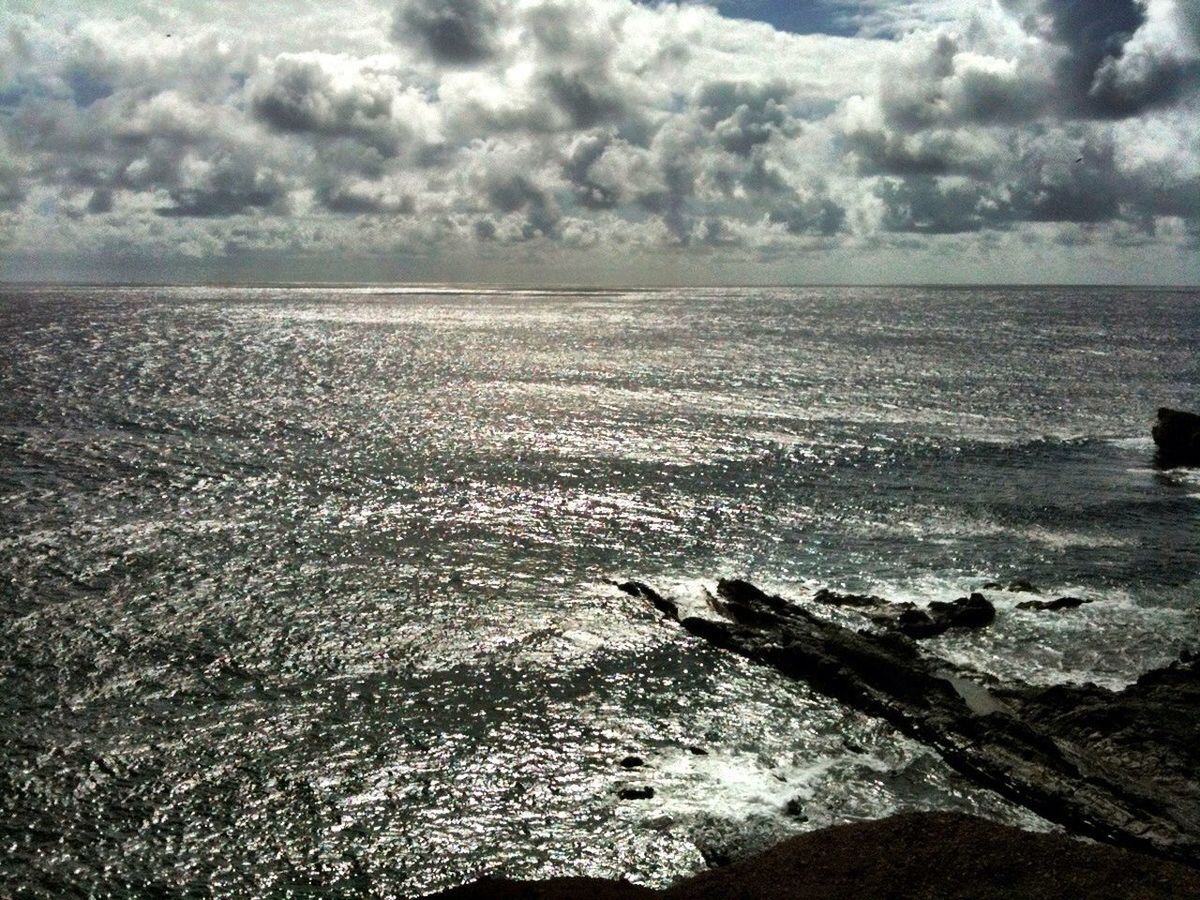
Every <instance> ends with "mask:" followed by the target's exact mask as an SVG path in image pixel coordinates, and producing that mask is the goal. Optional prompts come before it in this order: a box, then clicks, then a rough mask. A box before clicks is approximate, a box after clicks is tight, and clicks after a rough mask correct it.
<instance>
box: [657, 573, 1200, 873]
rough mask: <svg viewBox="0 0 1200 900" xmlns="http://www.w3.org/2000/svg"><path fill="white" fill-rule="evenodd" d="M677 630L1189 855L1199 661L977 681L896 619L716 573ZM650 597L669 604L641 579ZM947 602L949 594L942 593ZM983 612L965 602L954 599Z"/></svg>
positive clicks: (1075, 824)
mask: <svg viewBox="0 0 1200 900" xmlns="http://www.w3.org/2000/svg"><path fill="white" fill-rule="evenodd" d="M717 595H718V597H717V599H716V602H714V603H713V607H714V610H715V612H714V616H713V617H712V618H698V617H684V618H682V619H681V620H680V619H679V618H678V615H676V616H675V617H674V618H676V620H678V621H679V624H680V625H682V627H683V628H685V629H686V630H687V631H689V632H691V633H692V634H694V635H697V636H698V637H701V638H703V639H705V640H707V641H709V642H710V643H712V644H714V645H716V646H718V647H722V648H724V649H727V650H729V651H732V652H735V653H738V654H740V655H742V656H745V657H747V658H749V659H751V660H754V661H756V662H759V663H762V664H764V665H769V666H772V667H773V668H775V669H777V670H779V671H780V672H782V673H783V674H785V675H787V676H789V677H791V678H795V679H798V680H802V681H805V682H807V683H808V684H810V685H811V686H812V687H813V688H815V689H816V690H818V691H820V692H822V693H824V694H827V695H829V696H831V697H835V698H837V699H838V700H840V701H842V702H843V703H846V704H847V705H849V706H852V707H854V708H855V709H858V710H861V711H863V712H865V713H869V714H871V715H875V716H879V717H880V718H883V719H886V720H887V721H888V722H890V723H892V724H893V725H894V726H896V727H897V728H899V729H900V730H901V731H903V732H905V733H906V734H908V735H910V736H912V737H914V738H916V739H917V740H919V741H922V742H924V743H925V744H927V745H929V746H930V747H932V748H934V749H935V750H937V751H938V752H939V753H940V754H941V755H942V757H943V758H944V759H945V760H946V761H947V762H948V763H949V764H950V765H952V766H953V767H955V768H956V769H958V770H959V771H960V772H962V773H964V774H965V775H967V776H968V777H970V778H971V779H973V780H974V781H975V782H977V783H979V784H981V785H984V786H986V787H989V788H992V789H993V790H996V791H998V792H999V793H1001V794H1003V795H1004V796H1006V797H1008V798H1010V799H1011V800H1013V801H1015V802H1017V803H1019V804H1021V805H1023V806H1025V807H1027V808H1028V809H1030V810H1033V811H1034V812H1036V813H1038V814H1040V815H1042V816H1044V817H1045V818H1047V819H1050V820H1051V821H1054V822H1058V823H1060V824H1062V825H1065V826H1067V827H1068V828H1070V829H1072V830H1074V831H1076V832H1078V833H1080V834H1084V835H1087V836H1089V837H1093V838H1095V839H1097V840H1103V841H1108V842H1111V843H1114V844H1118V845H1122V846H1126V847H1131V848H1136V849H1142V850H1149V851H1151V852H1154V853H1156V854H1159V855H1162V856H1165V857H1171V858H1175V859H1179V860H1183V861H1186V862H1190V863H1193V864H1200V786H1198V785H1197V783H1196V781H1195V773H1196V772H1198V771H1200V671H1198V666H1197V660H1196V659H1195V658H1192V657H1187V658H1185V659H1183V660H1181V661H1180V662H1178V663H1176V664H1174V665H1173V666H1170V667H1168V668H1166V669H1162V670H1157V671H1155V672H1153V673H1150V674H1148V675H1146V676H1144V677H1143V678H1142V679H1141V680H1139V681H1138V683H1137V684H1135V685H1132V686H1131V687H1129V688H1127V689H1126V690H1125V691H1120V692H1114V691H1108V690H1105V689H1103V688H1099V687H1096V686H1094V685H1083V686H1056V687H1050V688H1033V687H1012V688H1008V689H1003V690H1002V689H996V688H989V687H987V686H986V685H985V684H983V683H982V679H980V678H979V676H978V675H977V674H976V673H973V672H970V671H967V670H964V669H961V668H958V667H955V666H953V665H951V664H950V663H947V662H946V661H944V660H939V659H936V658H933V657H928V656H925V655H923V654H922V653H921V652H920V651H919V649H918V647H917V645H916V643H915V642H914V641H912V640H911V639H910V638H908V637H907V636H905V635H904V634H902V633H899V632H897V631H884V632H882V633H872V632H868V631H866V630H862V631H855V630H853V629H850V628H846V627H843V626H841V625H838V624H836V623H834V622H832V621H827V620H826V619H822V618H820V617H818V616H816V615H814V614H813V613H811V612H809V611H808V610H806V609H804V608H802V607H800V606H797V605H794V604H792V603H790V602H788V601H787V600H785V599H783V598H781V597H777V596H772V595H769V594H766V593H765V592H763V591H761V590H759V589H758V588H757V587H755V586H754V585H752V584H750V583H749V582H745V581H735V580H730V581H721V582H720V583H719V584H718V587H717ZM638 596H642V597H643V598H644V599H646V600H647V601H648V602H651V603H653V605H654V606H655V607H656V608H659V609H666V608H669V607H671V606H674V604H673V603H671V601H669V600H667V599H666V598H664V597H662V596H660V595H659V594H658V592H657V591H655V590H654V589H653V588H651V587H649V586H648V585H639V587H638ZM949 606H951V607H954V604H949ZM954 608H955V609H958V610H960V614H963V615H967V616H968V617H971V616H979V617H981V618H982V617H983V615H984V614H983V612H982V610H981V609H980V610H979V611H976V610H977V604H961V605H960V606H957V607H954Z"/></svg>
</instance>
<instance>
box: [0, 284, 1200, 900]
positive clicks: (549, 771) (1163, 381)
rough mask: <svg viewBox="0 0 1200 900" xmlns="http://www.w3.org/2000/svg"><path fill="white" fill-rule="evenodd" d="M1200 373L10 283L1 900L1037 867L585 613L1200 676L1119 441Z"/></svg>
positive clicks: (1149, 349) (1022, 313)
mask: <svg viewBox="0 0 1200 900" xmlns="http://www.w3.org/2000/svg"><path fill="white" fill-rule="evenodd" d="M1197 348H1200V293H1198V292H1196V291H1167V290H1128V289H1094V288H1088V289H1082V288H1081V289H1010V288H1005V289H970V290H966V289H917V288H912V289H895V288H856V289H723V290H695V289H686V290H642V291H564V290H521V291H516V290H500V289H496V290H467V289H456V288H434V287H408V288H403V289H397V288H386V287H355V288H332V287H311V286H310V287H286V288H284V287H269V288H268V287H264V288H228V287H159V288H147V287H138V288H95V287H69V288H62V287H53V288H51V287H37V288H19V287H6V288H0V359H2V360H3V362H2V363H0V462H2V465H0V566H2V568H0V679H2V682H0V752H2V757H0V758H2V762H0V847H2V848H3V850H2V852H0V894H4V895H9V894H23V895H27V896H71V895H95V896H104V895H113V896H127V895H130V894H141V895H145V894H158V895H169V896H213V895H215V896H231V897H232V896H238V897H282V896H289V895H292V896H301V895H303V896H357V895H370V896H385V897H386V896H401V897H402V896H417V895H420V894H422V893H424V892H427V891H432V890H437V889H441V888H445V887H450V886H453V885H455V884H458V883H461V882H463V881H466V880H470V879H473V878H475V877H478V876H479V875H482V874H486V873H492V874H501V873H502V874H506V875H509V876H513V877H545V876H549V875H559V874H589V875H598V876H610V877H618V876H626V877H629V878H631V879H632V880H634V881H637V882H640V883H644V884H649V885H655V886H659V885H664V884H667V883H669V882H670V881H672V880H673V879H676V878H678V877H680V876H681V875H683V874H686V873H689V872H693V871H696V870H698V869H700V868H703V867H704V866H705V865H706V859H708V860H712V859H715V858H717V857H719V856H722V855H736V854H737V853H739V852H744V851H745V850H746V849H748V848H752V847H754V846H758V845H761V844H762V843H764V842H768V841H771V840H774V839H776V838H778V837H780V836H782V835H785V834H788V833H793V832H795V831H798V830H804V829H810V828H817V827H822V826H825V825H828V824H831V823H837V822H845V821H851V820H855V819H862V818H869V817H875V816H880V815H884V814H886V813H888V812H891V811H894V810H898V809H958V810H966V811H972V812H976V813H978V814H981V815H986V816H990V817H992V818H995V819H998V820H1001V821H1007V822H1016V823H1020V824H1023V825H1026V826H1029V827H1047V826H1046V823H1043V822H1040V821H1039V820H1037V819H1036V818H1035V817H1033V816H1032V815H1030V814H1028V813H1026V812H1024V811H1022V810H1020V809H1017V808H1015V807H1013V806H1012V805H1010V804H1008V803H1007V802H1005V801H1004V800H1002V799H1000V798H999V797H997V796H996V795H994V794H991V793H989V792H987V791H983V790H979V789H977V788H975V787H973V786H972V785H971V784H970V783H969V782H967V781H966V780H965V779H963V778H961V777H960V776H958V775H956V774H955V773H954V772H952V771H950V770H949V769H948V768H947V767H946V766H945V765H944V764H943V763H941V762H940V761H939V759H938V758H937V757H936V756H935V755H933V754H931V753H930V752H928V751H927V750H925V749H924V748H923V747H921V746H920V745H919V744H917V743H915V742H913V741H911V740H908V739H906V738H904V737H902V736H900V735H898V734H897V733H896V732H895V731H894V730H893V729H891V728H890V727H888V726H886V725H884V724H882V723H880V722H876V721H873V720H871V719H868V718H866V717H864V716H861V715H859V714H857V713H855V712H853V711H850V710H848V709H846V708H844V707H842V706H841V705H840V704H838V703H837V702H835V701H832V700H830V699H828V698H825V697H822V696H820V695H818V694H815V693H814V692H812V691H811V690H809V689H808V688H806V687H805V686H804V685H801V684H795V683H789V682H787V681H785V680H784V679H782V678H781V677H780V676H778V675H776V674H775V673H773V672H770V671H766V670H763V669H759V668H756V667H754V666H752V665H750V664H749V663H746V662H745V661H742V660H740V659H737V658H734V657H732V656H730V655H727V654H723V653H721V652H719V651H716V650H714V649H713V648H711V647H709V646H707V645H705V644H704V643H702V642H700V641H698V640H697V639H694V638H692V637H690V636H688V635H687V634H685V633H684V632H683V631H682V630H681V629H679V628H678V626H673V625H671V624H668V623H664V622H662V621H661V620H660V619H659V617H658V616H657V615H656V614H654V612H653V611H652V610H650V609H648V608H646V607H645V606H644V605H642V604H640V603H639V602H638V601H635V600H633V599H632V598H629V597H626V596H624V595H623V594H621V593H620V592H618V591H616V590H615V589H614V588H612V587H611V586H610V585H609V584H608V583H607V581H608V579H621V578H625V577H636V578H640V579H644V580H646V581H649V582H650V583H652V584H654V585H656V586H658V587H659V588H661V589H662V590H664V591H667V592H670V593H673V594H674V595H675V596H677V597H680V598H687V597H689V596H692V597H694V596H696V595H698V594H700V593H702V591H703V589H704V587H705V586H706V585H709V586H711V584H712V583H713V582H714V581H715V580H716V579H717V578H718V577H721V576H731V575H739V576H745V577H749V578H751V579H753V580H755V581H756V582H757V583H759V584H760V585H762V586H764V587H767V588H769V589H772V590H776V591H778V592H780V593H782V594H784V595H786V596H788V597H791V598H793V599H795V600H796V601H797V602H800V603H807V604H811V603H812V600H811V595H812V593H813V591H814V590H815V589H816V588H818V587H822V586H831V587H835V588H846V589H854V590H869V591H872V592H874V593H878V594H881V595H883V596H885V597H887V598H889V599H894V600H897V601H902V600H918V601H921V602H924V601H927V600H932V599H950V598H953V597H956V596H960V595H961V594H963V593H964V592H966V591H969V590H971V589H974V588H978V587H979V586H980V585H981V584H982V583H983V582H985V581H989V580H992V579H1005V580H1008V579H1012V578H1016V577H1023V578H1028V579H1031V580H1032V581H1033V582H1035V583H1036V584H1037V585H1039V586H1040V587H1041V588H1042V589H1043V591H1044V593H1045V595H1047V596H1051V597H1052V596H1058V595H1059V594H1065V593H1071V594H1078V595H1081V596H1084V597H1086V598H1088V599H1091V600H1093V601H1094V602H1093V603H1091V604H1089V605H1087V606H1084V607H1082V608H1080V609H1078V610H1074V611H1070V612H1065V613H1057V614H1056V613H1035V612H1026V611H1020V610H1017V609H1016V608H1015V606H1016V603H1017V602H1019V601H1021V600H1023V599H1028V596H1026V595H1022V594H1020V593H1007V592H993V593H991V594H990V596H991V598H992V599H993V600H994V601H995V602H996V604H997V607H998V610H999V612H998V617H997V621H996V624H995V625H994V626H993V627H992V628H990V629H987V630H983V631H979V632H974V633H951V634H948V635H946V636H944V637H942V638H939V639H937V640H935V641H930V642H927V644H926V646H927V647H928V649H929V650H930V651H931V652H935V653H938V654H940V655H943V656H945V657H948V658H951V659H953V660H955V661H958V662H961V663H964V664H967V665H971V666H974V667H976V668H978V669H980V670H981V671H984V672H988V673H991V674H993V675H996V676H999V677H1002V678H1005V679H1009V680H1016V679H1020V680H1025V681H1029V682H1034V683H1049V682H1055V681H1070V680H1091V681H1096V682H1098V683H1102V684H1107V685H1112V686H1118V685H1121V684H1124V683H1126V682H1128V681H1130V680H1132V679H1133V678H1135V677H1136V676H1137V674H1138V673H1139V672H1141V671H1143V670H1145V669H1147V668H1150V667H1153V666H1156V665H1161V664H1163V663H1165V662H1166V661H1168V660H1169V659H1171V658H1172V657H1174V656H1176V655H1177V654H1178V653H1179V651H1180V650H1181V649H1183V648H1184V647H1187V646H1189V645H1190V646H1195V645H1197V644H1200V615H1198V614H1197V609H1198V606H1200V604H1198V601H1200V477H1198V476H1197V474H1196V473H1195V472H1187V471H1184V470H1175V471H1169V472H1164V471H1159V470H1157V469H1156V468H1155V467H1154V465H1153V445H1152V443H1151V441H1150V440H1149V437H1148V434H1149V427H1150V424H1151V421H1152V419H1153V416H1154V410H1155V408H1156V407H1157V406H1159V405H1177V406H1182V407H1185V408H1195V407H1197V406H1200V351H1198V350H1197ZM698 751H703V752H698ZM630 754H633V755H637V756H639V757H641V758H642V759H644V760H645V762H646V766H645V767H643V768H641V769H637V770H632V771H629V770H626V769H624V768H622V767H621V765H620V761H621V760H622V759H623V758H624V757H626V756H627V755H630ZM640 786H651V787H653V788H654V789H655V792H656V793H655V796H654V797H653V798H651V799H648V800H622V799H620V798H619V797H618V796H617V792H618V791H619V790H621V789H622V788H625V787H640Z"/></svg>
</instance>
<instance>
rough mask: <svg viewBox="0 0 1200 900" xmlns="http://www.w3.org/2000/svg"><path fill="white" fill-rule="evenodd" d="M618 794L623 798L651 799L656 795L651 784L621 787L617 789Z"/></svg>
mask: <svg viewBox="0 0 1200 900" xmlns="http://www.w3.org/2000/svg"><path fill="white" fill-rule="evenodd" d="M617 796H618V797H620V798H621V799H622V800H649V799H651V798H652V797H653V796H654V788H652V787H649V786H647V787H630V788H621V790H619V791H617Z"/></svg>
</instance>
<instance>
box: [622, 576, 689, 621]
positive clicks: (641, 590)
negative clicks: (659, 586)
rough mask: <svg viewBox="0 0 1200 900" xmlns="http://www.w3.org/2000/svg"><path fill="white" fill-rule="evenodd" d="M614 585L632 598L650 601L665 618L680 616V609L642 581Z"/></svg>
mask: <svg viewBox="0 0 1200 900" xmlns="http://www.w3.org/2000/svg"><path fill="white" fill-rule="evenodd" d="M612 583H613V584H615V585H616V587H617V590H619V591H624V592H625V593H626V594H628V595H629V596H631V597H638V598H641V599H643V600H649V601H650V604H651V605H652V606H653V607H654V608H655V609H657V610H658V611H659V612H661V613H662V614H663V615H665V616H670V617H671V618H672V619H674V618H677V617H678V616H679V607H678V606H676V605H675V604H674V603H672V602H671V601H670V600H668V599H667V598H666V597H664V596H662V594H660V593H658V591H656V590H654V588H652V587H650V585H648V584H645V583H643V582H641V581H624V582H621V583H620V584H617V583H616V582H612Z"/></svg>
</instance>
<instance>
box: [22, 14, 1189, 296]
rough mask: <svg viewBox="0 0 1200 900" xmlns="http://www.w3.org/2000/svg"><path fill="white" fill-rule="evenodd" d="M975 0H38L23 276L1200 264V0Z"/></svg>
mask: <svg viewBox="0 0 1200 900" xmlns="http://www.w3.org/2000/svg"><path fill="white" fill-rule="evenodd" d="M961 6H962V5H961V4H953V3H947V2H939V0H929V2H927V3H911V2H904V3H887V2H885V0H875V2H873V3H865V4H856V5H855V6H854V12H853V14H851V13H849V12H847V9H848V7H847V5H846V4H834V3H832V2H831V3H830V4H829V17H830V21H831V22H833V21H837V22H838V23H840V24H839V27H838V28H837V30H838V31H839V32H841V33H842V34H844V33H847V32H851V33H852V32H854V31H855V30H856V31H857V34H856V35H854V34H852V36H849V37H846V36H841V35H834V34H830V35H823V34H808V35H795V34H788V33H784V32H781V31H778V30H776V29H775V28H773V27H772V26H771V25H770V24H768V23H763V22H751V21H746V20H740V19H734V18H731V17H729V16H728V15H724V14H722V13H721V12H720V11H718V9H717V8H715V7H709V6H705V5H701V4H690V3H689V4H671V3H637V2H633V0H586V2H585V0H439V2H433V0H400V2H392V3H384V2H382V0H381V2H372V0H357V2H352V3H348V4H345V5H339V6H338V7H337V8H336V9H334V8H321V9H316V10H314V9H313V8H312V7H311V6H310V5H308V4H304V5H300V4H297V5H296V6H295V7H294V8H287V7H285V5H283V4H277V5H276V4H271V5H259V6H254V7H251V6H249V5H247V6H245V7H242V6H241V5H240V4H222V5H219V8H218V7H217V6H213V5H211V4H210V5H207V6H198V8H199V9H202V10H204V11H205V12H206V13H207V15H202V14H201V13H200V12H196V13H195V14H188V13H186V12H180V11H173V12H170V13H164V12H163V11H161V10H158V9H157V8H155V7H152V6H150V5H149V4H147V5H146V6H145V7H144V8H139V9H138V10H136V11H135V12H134V13H133V14H130V12H129V10H130V4H128V3H125V4H122V5H121V6H120V7H119V8H118V7H117V6H116V5H115V4H114V6H113V8H112V9H111V10H108V11H106V9H105V5H104V4H103V3H97V4H93V5H91V6H89V8H88V10H87V11H86V12H85V13H80V12H77V11H74V10H73V9H72V6H71V5H67V4H63V5H62V7H61V8H56V7H55V6H54V4H53V3H49V4H38V5H37V6H36V7H35V6H33V5H32V4H29V5H28V7H27V8H26V7H24V6H22V5H21V3H19V2H18V3H16V4H15V5H14V7H13V9H12V10H11V11H9V12H5V13H0V43H3V44H4V52H0V255H2V256H4V257H5V258H6V259H7V260H8V262H7V263H4V264H3V265H4V268H3V269H0V275H4V276H7V277H20V276H21V275H22V274H25V273H32V274H33V275H37V276H46V275H51V276H52V275H54V274H55V273H56V272H57V273H60V274H65V275H72V276H74V275H79V274H89V273H91V274H94V275H96V276H97V277H105V276H108V275H113V276H130V275H137V274H139V273H146V272H150V273H158V272H161V271H163V269H164V268H166V269H169V267H171V266H172V265H174V266H176V267H177V268H178V270H179V271H191V270H195V271H203V272H205V273H208V274H212V273H220V272H223V271H231V272H234V273H235V274H237V275H238V276H239V277H243V276H246V275H247V274H248V273H256V272H258V273H262V272H269V273H270V274H272V275H274V276H276V277H278V276H280V275H281V274H286V273H287V272H288V271H289V266H291V267H292V269H293V270H294V271H295V272H297V273H301V274H304V273H307V272H310V271H313V272H320V273H327V274H329V276H330V277H336V278H355V277H415V276H419V277H437V278H447V279H457V278H467V277H470V278H495V279H498V280H506V279H514V278H515V279H520V280H526V278H528V279H534V278H545V277H548V276H554V277H555V280H558V281H570V280H573V277H574V276H575V275H577V274H578V277H579V278H581V279H583V280H610V281H640V280H662V279H670V278H675V279H687V280H714V279H724V278H728V279H729V280H759V279H760V278H761V279H762V280H843V279H845V280H874V281H889V280H914V279H916V280H944V279H949V280H976V279H974V278H973V277H972V273H973V272H974V273H977V274H979V277H980V279H981V280H993V279H994V278H995V275H996V273H1003V272H1004V271H1012V270H1013V267H1014V266H1023V267H1025V271H1024V272H1022V275H1025V276H1028V278H1029V280H1039V279H1038V278H1037V277H1036V276H1037V274H1038V271H1039V270H1037V269H1036V268H1034V269H1030V268H1029V267H1031V266H1032V267H1036V266H1043V267H1044V268H1043V269H1042V270H1040V271H1042V272H1043V273H1044V276H1045V280H1062V279H1068V280H1105V279H1111V278H1125V279H1127V280H1156V279H1166V280H1184V281H1188V280H1190V281H1195V280H1197V279H1198V278H1200V269H1198V268H1197V266H1198V264H1197V262H1196V259H1197V257H1200V254H1198V253H1197V251H1198V250H1200V246H1198V243H1197V241H1198V235H1200V129H1197V127H1196V122H1197V121H1200V15H1198V14H1197V12H1196V9H1197V7H1196V4H1195V3H1192V2H1191V0H995V2H992V3H983V4H971V5H969V6H971V7H972V9H971V10H970V11H969V12H968V13H966V14H963V13H962V12H961ZM722 9H728V7H727V6H726V7H722ZM189 267H190V268H189ZM306 267H307V268H306ZM681 273H682V274H681Z"/></svg>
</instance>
